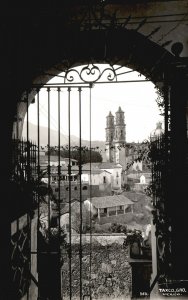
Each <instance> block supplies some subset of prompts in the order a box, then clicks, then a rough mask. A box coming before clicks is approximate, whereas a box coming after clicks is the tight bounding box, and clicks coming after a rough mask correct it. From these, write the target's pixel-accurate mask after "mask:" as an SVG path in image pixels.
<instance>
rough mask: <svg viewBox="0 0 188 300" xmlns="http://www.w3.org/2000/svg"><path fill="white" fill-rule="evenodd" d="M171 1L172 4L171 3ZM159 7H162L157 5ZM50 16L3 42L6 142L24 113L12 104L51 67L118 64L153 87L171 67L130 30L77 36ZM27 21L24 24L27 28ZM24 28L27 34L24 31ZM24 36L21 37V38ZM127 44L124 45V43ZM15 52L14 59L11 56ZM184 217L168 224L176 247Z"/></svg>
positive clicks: (178, 92)
mask: <svg viewBox="0 0 188 300" xmlns="http://www.w3.org/2000/svg"><path fill="white" fill-rule="evenodd" d="M112 2H113V1H112ZM125 2H126V3H125V4H126V5H125V6H126V7H127V3H128V2H129V1H125ZM137 2H139V1H135V3H136V4H134V5H131V6H130V7H129V8H130V10H135V11H137V13H138V10H139V4H138V5H137ZM164 2H165V3H164V5H165V7H166V8H165V10H164V7H163V8H161V7H160V9H159V11H160V12H161V11H163V12H166V11H168V9H169V8H171V7H172V6H173V9H172V10H173V11H174V8H175V6H174V5H177V3H175V2H177V1H164ZM168 2H169V3H168ZM172 2H174V4H173V3H172ZM186 2H187V1H182V2H181V5H180V8H179V12H181V9H182V7H183V6H182V3H184V8H186ZM112 4H113V3H112ZM168 4H169V5H168ZM156 5H157V4H155V5H154V6H155V9H156ZM160 5H162V4H161V3H160ZM122 6H124V4H122ZM78 8H79V6H78ZM53 9H54V8H53ZM56 9H57V7H56ZM47 11H48V13H49V11H50V8H48V9H47ZM67 11H68V12H70V11H71V9H70V10H69V7H68V10H66V12H67ZM112 11H113V6H112ZM140 11H141V15H143V16H144V14H147V5H146V7H145V8H144V4H142V5H141V10H140ZM150 11H151V7H150ZM153 11H154V9H153ZM124 12H125V10H124ZM53 13H54V10H53ZM53 13H52V18H51V20H50V21H49V18H45V17H46V16H44V15H45V14H44V15H42V17H41V20H38V18H37V17H36V19H34V20H33V21H31V19H28V20H27V21H26V18H25V23H26V24H27V26H26V29H25V30H26V31H24V29H23V30H22V40H21V41H19V42H18V41H15V40H16V37H15V38H13V35H14V32H16V30H17V28H18V27H17V26H15V29H14V28H13V29H12V32H13V34H12V40H11V39H10V40H11V41H8V43H7V44H6V47H7V51H8V52H9V49H14V50H13V51H12V52H11V51H10V53H12V54H13V55H12V57H11V59H10V56H11V54H10V55H8V59H9V63H8V67H7V66H6V73H5V74H7V78H10V80H12V81H11V89H10V90H9V84H7V85H5V90H6V91H5V99H7V101H9V103H11V105H10V106H9V108H8V130H7V132H8V137H9V141H10V140H11V136H12V125H13V123H14V117H15V115H16V111H17V110H18V111H19V114H20V115H19V117H20V118H21V119H22V120H23V117H24V115H25V112H26V106H25V104H24V103H21V104H19V107H18V108H17V104H18V103H19V101H20V99H22V96H23V94H24V93H25V91H27V90H28V89H30V87H31V86H32V84H33V83H41V84H43V83H45V82H47V81H48V80H49V78H51V77H50V76H49V75H47V74H49V73H51V72H53V74H54V75H55V74H57V73H59V70H58V69H54V67H56V68H60V69H62V68H63V69H64V68H68V67H70V66H74V65H77V64H80V63H87V62H88V60H91V59H92V60H93V61H94V62H105V61H108V62H110V63H113V62H116V61H118V62H119V63H120V64H123V65H127V66H129V67H131V68H134V69H136V70H137V71H139V72H140V73H142V74H144V75H146V76H147V77H148V78H150V79H151V80H152V81H153V82H154V83H157V82H159V81H161V80H163V78H162V74H163V71H161V70H163V67H164V65H166V64H169V63H172V62H174V57H173V55H171V54H170V52H169V51H168V50H165V48H164V47H162V46H159V45H157V44H156V43H155V42H151V41H150V40H149V39H147V38H146V37H145V36H143V35H142V34H140V33H138V32H137V31H135V30H134V29H130V30H127V29H122V28H117V27H115V28H113V26H112V28H108V29H107V30H103V29H101V30H98V31H97V30H94V31H91V32H89V31H88V30H85V31H82V32H80V30H79V28H77V27H74V24H73V26H72V25H71V26H69V24H68V22H67V21H69V20H68V18H67V16H66V13H64V14H63V26H61V22H60V19H61V18H62V15H61V18H57V22H56V20H55V15H56V14H53ZM56 13H57V11H56ZM26 15H27V14H26ZM49 15H50V13H49ZM57 15H58V14H57ZM75 15H76V13H75ZM125 15H126V14H125ZM126 16H127V15H126ZM22 21H23V19H22ZM29 22H30V25H28V23H29ZM42 22H44V23H42ZM48 23H49V24H48ZM140 23H141V22H140ZM140 23H139V24H140ZM18 24H19V25H20V24H21V23H19V22H18ZM139 24H138V25H139ZM28 29H29V31H28V32H27V30H28ZM38 29H40V30H39V31H40V32H39V33H38V34H36V33H35V30H36V31H37V30H38ZM46 29H48V31H49V35H48V34H47V33H46ZM14 30H15V31H14ZM19 30H20V29H19ZM20 31H21V30H20ZM43 32H44V33H43ZM24 33H26V34H25V36H24ZM54 33H55V34H54ZM163 33H164V34H165V30H163ZM53 34H54V35H53ZM50 35H51V36H53V42H54V44H52V43H50V38H49V37H50ZM179 35H180V32H179V31H177V37H179ZM23 36H24V38H23ZM32 36H34V37H36V39H35V38H34V40H32V38H31V37H32ZM175 36H176V35H175ZM6 40H8V37H7V38H6ZM127 41H129V42H128V43H127ZM14 42H15V45H14ZM19 43H20V44H19ZM22 45H24V47H23V49H22ZM54 45H55V46H54ZM9 46H10V47H9ZM75 49H76V50H77V53H76V54H75ZM88 50H89V51H88ZM14 51H15V52H14ZM15 53H17V54H16V55H14V54H15ZM185 53H186V51H185ZM14 58H16V59H14ZM15 70H16V74H15V73H14V72H15ZM172 74H173V75H175V71H174V70H172ZM9 76H10V77H9ZM175 77H176V79H175V81H174V83H173V85H174V86H175V87H176V88H175V90H174V91H173V99H175V98H178V97H179V96H180V99H184V97H185V95H184V92H186V88H185V86H186V82H184V84H180V80H179V79H178V78H177V77H178V75H176V76H175ZM177 81H178V83H177ZM8 83H10V82H8ZM182 88H183V89H182ZM32 96H33V95H32ZM30 101H32V97H31V98H30ZM175 102H176V101H175ZM176 105H177V102H176V103H175V104H174V109H175V107H176ZM179 113H180V114H181V113H182V109H181V108H180V110H179ZM177 119H178V118H177V116H175V120H176V121H177ZM174 127H175V126H174ZM182 129H183V130H184V125H182V126H179V127H178V128H174V129H173V130H174V134H173V137H174V145H173V151H174V154H173V159H174V161H175V162H176V166H178V165H179V161H181V160H178V159H177V160H176V157H177V154H178V157H180V156H181V151H180V150H178V151H176V149H175V148H176V147H175V146H176V139H175V136H176V134H177V133H178V132H179V133H180V132H181V131H182ZM178 141H179V142H180V144H181V145H180V148H181V149H183V148H182V145H184V142H182V141H181V139H180V138H179V139H178ZM10 150H11V149H8V151H9V152H8V153H9V156H11V152H10ZM183 155H184V153H183ZM6 167H7V166H6ZM8 167H9V165H8ZM178 170H179V172H180V171H181V170H182V169H181V168H178ZM174 175H176V174H175V171H174ZM175 178H177V176H175ZM181 178H183V176H181ZM177 179H178V182H179V183H181V180H180V179H179V178H177ZM173 182H174V183H175V179H174V180H173ZM183 182H184V183H185V182H186V181H185V178H184V179H183ZM172 196H173V195H172ZM177 196H178V193H177V192H176V196H175V195H174V196H173V197H172V198H173V199H174V200H175V198H176V197H177ZM180 196H181V199H183V192H182V191H181V193H180ZM11 200H12V199H11ZM184 202H185V201H184ZM183 207H185V203H184V204H183ZM172 210H173V211H175V204H174V205H173V208H172ZM184 212H185V210H184ZM173 216H174V215H173ZM185 217H186V216H185V213H183V212H182V211H181V214H180V216H179V218H178V217H175V219H174V224H175V223H176V221H178V222H179V226H178V228H177V231H176V234H175V237H177V238H178V241H179V242H181V238H182V237H183V234H182V233H181V225H183V224H184V223H183V221H182V220H183V219H184V218H185ZM5 224H7V223H5ZM5 227H6V226H5ZM8 230H9V229H8V226H7V227H6V230H5V232H7V236H8V234H9V231H8ZM6 242H7V241H6ZM173 247H174V249H175V252H174V253H175V254H174V255H176V254H177V255H178V259H177V260H176V266H177V265H178V263H179V259H180V258H181V255H180V254H181V249H180V246H178V247H176V245H175V242H174V244H173ZM183 254H184V255H183V256H182V257H183V258H184V259H185V258H186V251H185V250H184V251H183ZM6 255H7V253H6ZM183 258H181V259H180V264H182V263H183ZM178 270H179V273H178V274H180V267H179V268H178Z"/></svg>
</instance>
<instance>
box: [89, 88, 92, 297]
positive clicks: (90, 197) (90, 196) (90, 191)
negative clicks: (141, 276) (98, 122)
mask: <svg viewBox="0 0 188 300" xmlns="http://www.w3.org/2000/svg"><path fill="white" fill-rule="evenodd" d="M91 89H92V85H90V90H89V146H90V152H89V153H90V155H89V156H90V157H89V158H90V159H89V163H90V174H89V176H90V190H89V193H90V194H89V199H90V218H89V219H90V249H89V250H90V261H89V282H90V284H89V293H90V297H91V267H92V213H91V208H92V183H91V116H92V114H91V107H92V106H91V104H92V103H91Z"/></svg>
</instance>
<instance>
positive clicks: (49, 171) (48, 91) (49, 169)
mask: <svg viewBox="0 0 188 300" xmlns="http://www.w3.org/2000/svg"><path fill="white" fill-rule="evenodd" d="M50 91H51V90H50V87H48V88H47V93H48V241H49V244H50V210H51V209H50V181H51V180H50V179H51V178H50V177H51V167H50V154H51V153H50ZM49 248H50V247H49ZM49 251H50V250H49ZM49 256H50V252H49ZM49 258H50V257H49Z"/></svg>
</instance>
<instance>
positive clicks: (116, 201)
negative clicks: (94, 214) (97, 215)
mask: <svg viewBox="0 0 188 300" xmlns="http://www.w3.org/2000/svg"><path fill="white" fill-rule="evenodd" d="M91 203H92V204H93V205H94V206H95V207H96V208H106V207H114V206H120V205H127V204H133V202H132V201H131V200H130V199H128V198H127V197H125V196H124V195H113V196H104V197H93V198H91Z"/></svg>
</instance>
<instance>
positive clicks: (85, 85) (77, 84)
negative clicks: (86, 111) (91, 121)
mask: <svg viewBox="0 0 188 300" xmlns="http://www.w3.org/2000/svg"><path fill="white" fill-rule="evenodd" d="M53 76H54V75H53ZM148 81H149V82H151V80H149V79H135V80H120V81H97V82H95V83H94V84H109V83H115V84H117V83H135V82H138V83H139V82H148ZM158 82H159V81H158ZM161 82H162V81H161ZM91 83H92V82H91ZM88 84H89V83H85V82H71V83H69V84H66V85H65V84H63V83H51V84H43V86H44V87H51V88H57V87H58V86H61V87H62V86H63V87H64V88H68V87H71V89H72V88H77V89H78V88H80V87H81V88H90V86H89V85H88ZM34 86H35V87H38V86H41V84H40V85H34Z"/></svg>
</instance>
